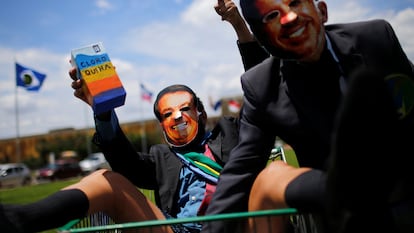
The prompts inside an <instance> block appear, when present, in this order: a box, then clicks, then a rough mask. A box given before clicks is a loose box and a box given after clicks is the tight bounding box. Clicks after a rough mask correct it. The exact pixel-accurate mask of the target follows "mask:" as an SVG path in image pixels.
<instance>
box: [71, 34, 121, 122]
mask: <svg viewBox="0 0 414 233" xmlns="http://www.w3.org/2000/svg"><path fill="white" fill-rule="evenodd" d="M71 55H72V59H71V62H72V66H74V67H76V68H77V70H78V74H77V76H78V78H80V79H83V80H84V82H83V83H84V85H83V88H85V93H86V95H87V98H88V99H89V103H92V109H93V111H94V113H95V114H97V115H99V114H101V113H104V112H107V111H110V110H112V109H114V108H116V107H119V106H122V105H124V104H125V98H126V92H125V89H124V87H123V85H122V83H121V80H120V79H119V77H118V74H117V73H116V71H115V67H114V66H113V65H112V62H111V60H110V59H109V56H108V54H107V53H106V51H105V48H104V47H103V45H102V43H101V42H98V43H96V44H92V45H89V46H86V47H83V48H79V49H74V50H72V53H71Z"/></svg>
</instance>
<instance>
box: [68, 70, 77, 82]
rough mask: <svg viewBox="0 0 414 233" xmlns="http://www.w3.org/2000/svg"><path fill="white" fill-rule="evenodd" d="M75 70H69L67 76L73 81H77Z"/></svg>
mask: <svg viewBox="0 0 414 233" xmlns="http://www.w3.org/2000/svg"><path fill="white" fill-rule="evenodd" d="M76 72H77V71H76V68H75V67H72V68H71V69H70V70H69V76H70V77H71V78H72V79H73V80H77V79H78V77H77V75H76Z"/></svg>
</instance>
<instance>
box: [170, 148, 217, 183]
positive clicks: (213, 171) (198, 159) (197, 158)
mask: <svg viewBox="0 0 414 233" xmlns="http://www.w3.org/2000/svg"><path fill="white" fill-rule="evenodd" d="M205 146H206V151H207V150H208V151H209V150H210V149H209V148H208V146H207V145H205ZM176 154H177V156H178V157H179V158H180V159H181V161H182V162H183V163H184V164H185V165H187V166H188V167H189V168H190V169H191V170H192V171H193V172H195V173H197V174H199V175H201V176H202V177H204V178H206V179H207V180H208V181H209V182H210V183H213V184H217V180H218V177H219V175H220V172H221V169H223V168H222V167H221V166H220V165H219V164H218V163H216V162H215V161H214V160H213V159H211V158H209V157H208V156H206V155H205V154H203V153H197V152H189V153H186V154H180V153H176Z"/></svg>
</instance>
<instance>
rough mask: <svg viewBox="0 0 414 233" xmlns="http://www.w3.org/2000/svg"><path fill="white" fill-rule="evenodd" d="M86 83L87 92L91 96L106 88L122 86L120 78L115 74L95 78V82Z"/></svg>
mask: <svg viewBox="0 0 414 233" xmlns="http://www.w3.org/2000/svg"><path fill="white" fill-rule="evenodd" d="M86 85H87V87H88V90H89V93H90V94H91V95H92V96H95V95H98V94H99V93H102V92H104V91H107V90H111V89H114V88H119V87H122V83H121V80H120V79H119V77H118V75H117V74H115V75H113V76H110V77H106V78H104V79H101V80H97V81H95V82H91V83H87V84H86Z"/></svg>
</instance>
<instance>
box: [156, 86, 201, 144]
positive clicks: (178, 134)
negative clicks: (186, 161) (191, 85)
mask: <svg viewBox="0 0 414 233" xmlns="http://www.w3.org/2000/svg"><path fill="white" fill-rule="evenodd" d="M158 107H159V110H160V113H161V116H162V122H161V127H162V128H163V132H164V136H165V139H166V141H167V142H168V143H169V144H170V145H172V146H175V147H182V146H185V145H188V144H189V143H190V142H192V141H193V140H194V138H195V137H196V136H197V133H198V117H199V113H198V112H197V109H196V106H195V104H194V101H193V96H192V95H191V94H190V93H188V92H186V91H177V92H172V93H167V94H165V95H164V96H163V97H161V98H160V100H159V102H158Z"/></svg>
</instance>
